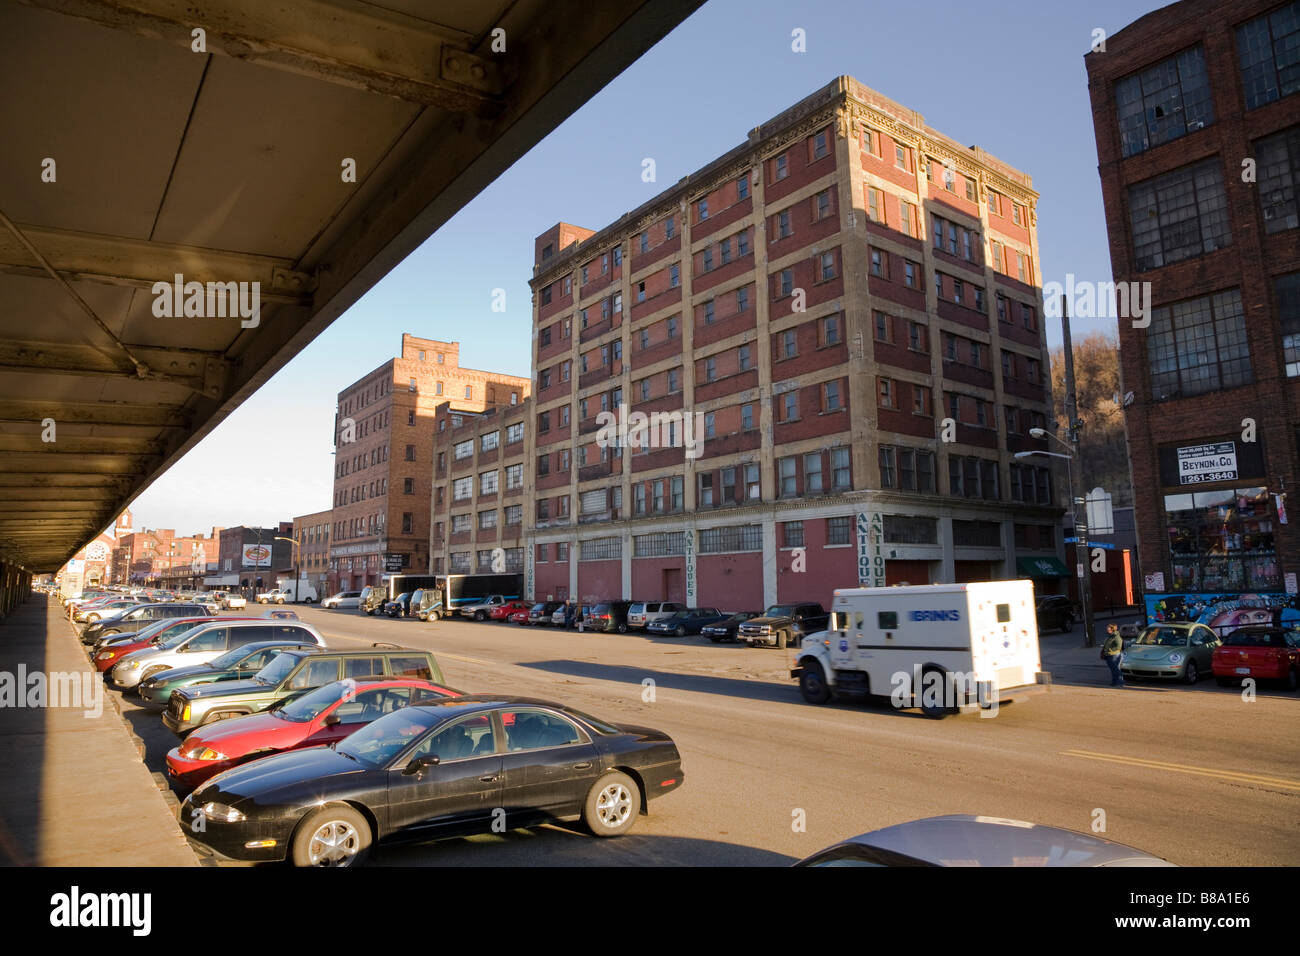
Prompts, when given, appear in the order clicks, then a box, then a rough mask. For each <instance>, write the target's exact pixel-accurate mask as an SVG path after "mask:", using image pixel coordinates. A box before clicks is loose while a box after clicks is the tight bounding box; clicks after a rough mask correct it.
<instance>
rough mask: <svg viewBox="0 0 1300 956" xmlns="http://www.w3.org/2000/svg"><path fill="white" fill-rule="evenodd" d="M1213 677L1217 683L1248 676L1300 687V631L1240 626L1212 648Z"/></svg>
mask: <svg viewBox="0 0 1300 956" xmlns="http://www.w3.org/2000/svg"><path fill="white" fill-rule="evenodd" d="M1212 664H1213V667H1214V679H1215V681H1217V682H1218V683H1219V685H1220V686H1227V685H1229V684H1240V683H1241V682H1242V680H1244V679H1245V678H1247V677H1253V678H1255V679H1256V680H1267V681H1282V682H1283V683H1284V684H1285V685H1286V686H1287V688H1288V689H1289V690H1295V689H1296V688H1297V687H1300V632H1298V631H1294V630H1291V629H1290V628H1286V627H1270V626H1259V627H1239V628H1237V630H1235V631H1233V632H1232V633H1231V634H1229V635H1228V636H1227V637H1226V638H1224V639H1223V643H1222V644H1220V645H1219V646H1218V647H1216V648H1215V649H1214V657H1213V659H1212Z"/></svg>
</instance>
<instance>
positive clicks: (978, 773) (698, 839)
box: [123, 607, 1300, 866]
mask: <svg viewBox="0 0 1300 956" xmlns="http://www.w3.org/2000/svg"><path fill="white" fill-rule="evenodd" d="M297 611H298V613H299V615H300V616H301V617H302V618H303V619H304V620H307V621H309V622H311V623H312V624H314V625H315V626H316V627H317V628H318V629H319V630H320V631H321V632H322V633H323V634H324V635H325V638H326V640H327V641H328V642H329V643H330V644H331V645H333V646H365V645H367V644H369V643H371V642H373V641H390V642H394V643H400V644H403V645H407V646H411V647H420V648H427V649H430V650H432V651H434V652H435V654H436V655H437V657H438V660H439V662H440V664H441V666H442V670H443V674H444V676H445V678H446V680H447V682H448V683H449V684H450V685H451V686H453V687H458V688H460V689H462V690H465V691H468V692H478V691H504V692H509V693H517V694H523V695H528V696H534V697H541V698H547V699H551V700H556V701H561V702H564V703H568V704H571V705H573V706H575V707H577V708H579V709H581V710H587V711H590V712H591V713H593V714H595V715H597V716H600V717H604V718H606V719H609V720H613V721H615V722H618V721H627V722H631V723H637V724H642V725H647V726H651V727H655V728H658V729H660V730H663V731H666V732H667V733H669V734H671V735H672V736H673V738H674V740H676V742H677V744H678V747H679V749H680V750H681V753H682V759H683V767H684V770H685V783H684V784H683V786H682V787H681V788H679V789H678V790H676V791H675V792H673V793H671V794H668V795H667V796H665V797H663V798H662V799H659V800H656V801H653V802H652V803H651V804H650V813H649V815H648V816H645V817H641V818H640V819H639V821H638V822H637V824H636V826H635V827H634V828H633V830H632V832H631V833H630V834H629V835H628V836H626V837H623V838H621V839H618V840H597V839H595V838H593V837H591V836H589V835H587V834H586V833H585V831H583V830H581V829H580V828H579V827H578V826H577V825H574V827H573V828H565V827H554V826H546V827H538V828H534V829H530V830H518V831H512V832H510V833H507V834H502V835H487V836H483V837H476V838H472V839H464V840H445V841H441V842H438V843H434V844H427V845H422V846H416V847H401V848H385V849H381V850H380V851H379V852H377V853H376V854H375V855H374V856H373V857H372V862H373V863H374V864H378V865H384V864H388V865H400V866H417V865H433V866H446V865H559V866H583V865H618V864H633V865H635V864H660V865H785V864H788V863H791V862H793V861H795V860H797V859H800V858H802V857H804V856H807V855H808V854H810V853H813V852H815V851H816V850H818V849H821V848H822V847H825V846H827V845H828V844H831V843H834V842H836V841H838V840H841V839H843V838H845V837H848V836H851V835H854V834H857V833H862V832H865V831H868V830H873V829H877V828H879V827H884V826H889V825H891V824H895V823H901V822H903V821H906V820H914V819H917V818H920V817H927V816H934V815H939V814H946V813H973V814H983V815H986V816H994V817H1008V818H1013V819H1018V820H1028V821H1032V822H1035V823H1044V824H1051V825H1054V826H1061V827H1067V828H1069V829H1073V830H1079V831H1083V832H1098V831H1096V830H1095V829H1094V821H1095V820H1098V819H1101V818H1102V817H1103V816H1104V824H1105V829H1104V832H1100V833H1099V835H1102V836H1104V837H1106V838H1107V839H1111V840H1115V841H1118V842H1120V843H1126V844H1130V845H1132V846H1135V847H1138V848H1140V849H1143V850H1146V851H1148V852H1150V853H1154V854H1156V855H1158V856H1161V857H1164V858H1166V859H1168V860H1170V861H1171V862H1174V863H1178V864H1180V865H1185V866H1196V865H1220V866H1223V865H1227V866H1234V865H1291V866H1294V865H1297V864H1300V827H1297V826H1296V818H1297V815H1298V814H1300V748H1298V747H1297V746H1296V736H1297V727H1300V721H1298V720H1297V718H1298V717H1300V695H1294V694H1290V695H1288V694H1286V693H1284V692H1277V691H1265V692H1263V693H1261V694H1260V695H1259V698H1258V699H1257V700H1255V701H1254V702H1250V703H1247V702H1245V701H1244V700H1243V699H1242V696H1241V694H1240V693H1237V692H1234V691H1230V690H1225V689H1221V688H1217V687H1215V686H1214V684H1213V682H1212V681H1207V682H1202V683H1201V684H1199V685H1197V686H1195V687H1187V686H1182V685H1177V686H1172V685H1140V686H1130V687H1128V688H1125V689H1123V690H1114V689H1111V688H1109V687H1106V686H1091V685H1088V684H1087V683H1085V682H1080V683H1077V684H1065V685H1062V684H1057V685H1056V686H1055V687H1054V688H1053V690H1052V692H1051V693H1050V694H1047V695H1040V696H1037V697H1033V698H1030V699H1029V700H1026V701H1023V702H1020V703H1016V704H1012V705H1007V706H1003V707H1002V708H1001V709H1000V711H999V712H998V714H997V716H996V717H993V718H991V719H981V718H980V717H978V716H975V715H968V716H960V717H949V718H947V719H946V720H941V721H935V720H930V719H927V718H925V717H923V716H921V715H920V714H919V713H918V712H915V711H895V710H893V709H892V708H890V707H889V706H888V705H887V704H885V705H878V706H868V705H853V704H830V705H826V706H821V707H817V706H812V705H809V704H806V703H804V702H803V700H802V698H801V697H800V696H799V692H798V689H797V687H796V685H795V682H794V681H793V680H791V679H790V678H789V676H788V668H789V662H790V659H791V652H789V651H779V650H775V649H766V650H765V649H749V648H746V647H743V646H737V645H727V644H721V645H714V644H711V643H709V642H708V641H707V640H704V639H701V638H691V637H687V638H646V637H644V636H641V635H636V634H628V635H600V634H591V633H585V634H579V633H577V632H576V631H574V632H564V631H558V630H555V629H553V628H544V629H538V628H527V627H519V626H516V625H506V624H497V623H483V624H477V623H474V622H469V621H440V622H438V623H433V624H428V623H421V622H419V621H416V620H390V619H387V618H372V617H367V616H364V615H361V614H359V613H358V612H356V611H323V610H320V609H319V608H302V607H299V608H297ZM1087 653H1088V654H1092V652H1087ZM1095 670H1097V671H1098V678H1097V679H1098V684H1100V681H1101V675H1102V673H1104V668H1101V667H1098V668H1095ZM647 679H648V680H651V681H653V685H649V686H648V685H646V684H645V683H644V682H645V681H646V680H647ZM124 703H125V706H124V708H123V710H124V713H125V715H126V717H127V719H128V720H130V721H131V723H132V724H133V725H134V726H135V728H136V731H137V733H139V734H140V735H141V736H142V737H143V738H144V740H145V742H146V744H147V748H148V750H147V753H146V763H147V764H148V765H149V767H150V769H154V770H159V769H163V766H164V765H163V756H164V755H165V753H166V751H167V750H168V749H169V748H171V747H173V746H175V745H176V742H177V739H176V738H175V737H174V736H172V735H171V734H170V733H169V732H168V731H167V730H166V728H164V727H163V726H162V722H161V720H160V719H159V718H158V716H157V713H158V712H157V711H155V710H146V709H143V708H141V707H140V706H139V702H138V698H134V697H132V698H127V699H126V701H125V702H124Z"/></svg>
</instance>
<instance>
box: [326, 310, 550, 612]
mask: <svg viewBox="0 0 1300 956" xmlns="http://www.w3.org/2000/svg"><path fill="white" fill-rule="evenodd" d="M528 390H529V382H528V379H526V378H519V377H517V376H514V375H500V374H498V373H496V372H483V371H479V370H478V369H471V368H462V367H461V365H460V344H459V343H457V342H439V341H435V340H433V339H422V338H417V337H416V336H414V335H403V336H402V351H401V354H400V355H398V356H397V357H395V358H392V359H389V360H388V361H387V362H385V363H384V364H383V365H381V366H379V367H378V368H376V369H375V370H374V371H372V372H370V373H369V374H368V375H366V376H364V377H363V378H361V379H360V380H359V381H357V382H354V383H353V384H352V385H349V386H348V387H347V388H345V389H344V390H343V391H341V392H339V398H338V402H339V404H338V413H337V415H336V419H335V430H334V447H335V466H334V503H333V528H332V533H331V534H330V539H329V548H330V551H329V554H330V567H329V589H330V590H331V591H333V590H345V589H349V588H359V587H362V586H364V585H367V584H375V583H378V581H379V579H380V577H381V576H382V575H383V574H384V573H385V566H386V562H385V559H386V558H388V559H389V562H391V567H392V568H393V569H395V568H396V567H397V565H398V564H399V563H400V565H401V569H402V570H408V571H414V572H415V573H421V572H423V571H425V570H426V569H427V568H428V567H429V553H428V548H429V527H430V523H429V519H430V512H429V502H430V496H431V494H432V487H431V476H432V474H433V434H434V432H433V424H434V416H435V414H436V412H437V410H438V408H439V407H440V406H444V405H450V406H451V407H452V408H453V409H458V410H461V411H466V412H482V411H484V410H485V409H488V408H493V407H498V406H507V407H508V406H510V405H518V404H520V403H521V402H523V400H524V399H525V398H526V397H527V396H528Z"/></svg>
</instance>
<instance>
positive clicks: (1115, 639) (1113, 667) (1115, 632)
mask: <svg viewBox="0 0 1300 956" xmlns="http://www.w3.org/2000/svg"><path fill="white" fill-rule="evenodd" d="M1123 653H1124V638H1122V637H1120V636H1119V626H1118V625H1116V624H1108V625H1106V643H1105V644H1103V645H1101V659H1102V660H1103V661H1105V662H1106V666H1107V667H1109V668H1110V686H1111V687H1123V686H1124V674H1123V672H1122V671H1120V669H1119V659H1120V655H1121V654H1123Z"/></svg>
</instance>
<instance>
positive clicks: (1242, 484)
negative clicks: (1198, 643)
mask: <svg viewBox="0 0 1300 956" xmlns="http://www.w3.org/2000/svg"><path fill="white" fill-rule="evenodd" d="M1297 42H1300V3H1288V4H1281V5H1279V4H1277V3H1276V2H1273V3H1270V2H1259V0H1255V2H1242V0H1235V2H1234V0H1187V2H1183V3H1176V4H1173V5H1172V6H1169V7H1165V8H1163V9H1161V10H1158V11H1156V12H1154V13H1152V14H1149V15H1148V16H1145V17H1143V18H1142V19H1140V20H1138V21H1136V22H1135V23H1133V24H1131V25H1130V26H1128V27H1126V28H1125V29H1124V30H1122V31H1121V32H1119V33H1117V34H1115V35H1114V36H1111V37H1110V38H1108V40H1107V42H1106V51H1105V52H1096V53H1090V54H1088V55H1087V56H1086V57H1085V62H1086V63H1087V67H1088V78H1089V86H1090V89H1091V96H1092V110H1093V123H1094V126H1095V130H1096V138H1097V155H1098V160H1099V164H1100V172H1101V183H1102V194H1103V197H1104V200H1105V205H1106V222H1107V228H1108V230H1109V233H1110V252H1111V268H1112V270H1113V273H1114V278H1115V280H1116V282H1117V283H1118V282H1127V281H1139V282H1150V283H1151V302H1152V305H1153V306H1154V308H1153V309H1152V311H1151V314H1150V325H1149V327H1145V328H1139V327H1135V325H1134V322H1133V321H1132V320H1128V319H1121V322H1120V357H1121V361H1122V368H1123V375H1124V382H1125V387H1126V388H1128V389H1131V390H1132V391H1133V393H1134V395H1135V401H1134V402H1133V404H1132V405H1131V406H1130V407H1129V408H1128V411H1127V416H1128V419H1127V421H1128V429H1129V441H1130V447H1131V450H1132V459H1133V487H1134V491H1135V495H1136V502H1135V504H1136V514H1137V529H1138V536H1139V542H1140V548H1141V564H1142V567H1143V570H1144V572H1145V573H1146V575H1147V578H1148V580H1147V585H1148V586H1147V602H1148V606H1149V608H1150V609H1151V610H1152V611H1153V612H1157V611H1158V612H1161V613H1165V614H1170V615H1173V616H1181V615H1182V614H1183V613H1184V610H1183V609H1184V608H1188V609H1190V610H1192V612H1193V613H1197V614H1202V615H1204V614H1210V613H1218V614H1219V615H1220V616H1222V615H1229V614H1232V613H1237V615H1238V616H1237V617H1236V618H1233V620H1238V619H1241V614H1243V613H1246V612H1242V611H1239V610H1237V609H1236V608H1235V605H1236V604H1238V603H1241V602H1231V606H1228V607H1225V608H1221V609H1220V610H1219V611H1218V612H1215V611H1214V605H1215V604H1216V603H1218V602H1222V601H1223V600H1224V596H1225V595H1229V596H1236V595H1240V594H1242V593H1255V594H1272V595H1274V597H1273V598H1272V599H1271V600H1274V601H1278V602H1281V601H1284V600H1286V598H1285V592H1286V591H1288V590H1290V591H1294V579H1293V578H1292V580H1291V582H1290V583H1288V580H1287V578H1288V576H1290V575H1293V574H1294V573H1295V572H1297V571H1300V535H1297V533H1296V532H1295V531H1294V530H1292V528H1293V526H1292V525H1290V524H1289V523H1288V521H1287V516H1286V511H1287V508H1286V505H1287V504H1288V498H1284V497H1279V496H1282V495H1288V494H1290V498H1289V503H1290V504H1291V505H1292V506H1293V508H1292V510H1294V506H1295V505H1296V504H1297V502H1298V501H1300V499H1297V498H1295V497H1294V495H1293V494H1291V493H1293V492H1294V491H1295V490H1296V488H1297V485H1296V481H1297V448H1296V439H1297V427H1298V426H1300V214H1298V211H1297V200H1296V193H1295V185H1294V184H1295V181H1296V178H1297V175H1300V96H1297V95H1295V94H1296V93H1297V91H1300V69H1298V68H1297V66H1296V65H1295V62H1294V55H1293V54H1292V53H1291V52H1290V50H1291V49H1292V48H1293V47H1294V46H1295V44H1296V43H1297ZM1279 505H1280V506H1281V507H1279ZM1268 600H1270V599H1266V600H1265V601H1264V602H1256V603H1268ZM1161 601H1163V602H1164V605H1163V607H1157V606H1156V605H1157V603H1158V602H1161ZM1246 603H1251V602H1249V601H1247V602H1246ZM1198 605H1200V607H1197V606H1198ZM1207 607H1208V610H1207ZM1224 621H1227V623H1231V621H1228V619H1227V618H1226V617H1225V618H1224ZM1219 623H1223V622H1222V621H1221V622H1219Z"/></svg>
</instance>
